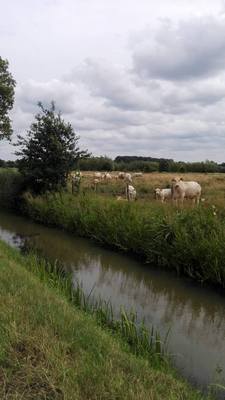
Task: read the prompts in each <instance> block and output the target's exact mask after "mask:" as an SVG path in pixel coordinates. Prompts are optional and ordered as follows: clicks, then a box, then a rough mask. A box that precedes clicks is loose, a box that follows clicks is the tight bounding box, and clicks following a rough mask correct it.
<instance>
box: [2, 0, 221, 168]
mask: <svg viewBox="0 0 225 400" xmlns="http://www.w3.org/2000/svg"><path fill="white" fill-rule="evenodd" d="M0 7H1V21H0V39H1V40H0V56H1V57H3V58H7V59H8V60H9V62H10V70H11V72H12V73H13V76H14V77H15V79H16V81H17V87H16V101H15V106H14V109H13V112H12V114H11V115H12V120H13V126H14V132H15V134H14V138H15V136H16V133H20V134H21V133H22V134H25V132H26V130H27V129H28V127H29V125H30V123H31V122H32V120H33V118H34V115H35V114H36V112H37V110H38V108H37V102H38V101H42V102H43V103H44V104H49V102H50V101H51V100H54V101H55V102H56V106H57V107H58V108H59V109H60V110H61V111H62V114H63V116H64V118H65V120H67V121H70V122H71V123H72V125H73V127H74V129H75V131H76V132H77V133H78V134H79V135H80V137H81V144H82V146H83V147H85V148H88V149H89V151H91V152H92V153H93V154H94V155H104V154H106V155H108V156H111V157H114V156H116V155H119V154H120V155H146V156H148V155H149V156H156V157H166V158H174V159H175V160H186V161H192V160H205V159H212V160H215V161H218V162H222V161H225V2H224V1H221V0H214V1H213V2H212V0H157V1H156V2H155V1H153V0H152V1H151V0H138V1H137V0H107V1H106V0H32V1H31V0H20V1H18V0H8V1H7V2H6V1H5V0H0ZM14 151H15V149H14V148H13V147H12V146H11V145H10V144H9V143H8V142H0V158H3V159H13V158H15V156H14V155H13V152H14Z"/></svg>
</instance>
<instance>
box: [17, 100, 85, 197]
mask: <svg viewBox="0 0 225 400" xmlns="http://www.w3.org/2000/svg"><path fill="white" fill-rule="evenodd" d="M39 107H40V109H41V112H40V113H38V114H37V115H36V117H35V122H33V123H32V125H31V127H30V130H29V131H28V134H27V137H25V138H24V137H22V136H21V135H19V136H18V143H17V146H20V147H21V149H20V150H19V151H17V152H16V154H17V155H18V156H20V157H22V158H21V159H19V160H18V167H19V171H20V172H21V173H22V175H23V176H24V178H25V181H26V183H27V186H28V187H29V188H30V189H32V190H33V191H34V192H37V193H39V192H45V191H46V190H49V191H51V190H56V189H59V188H61V187H65V186H66V182H67V177H68V174H69V172H70V171H71V170H72V169H73V168H74V164H75V163H76V162H77V161H78V160H79V159H80V158H81V157H86V156H88V153H87V151H86V150H85V151H81V150H80V148H79V146H78V142H79V136H77V135H76V133H75V132H74V130H73V128H72V126H71V124H69V123H66V122H65V121H64V120H63V119H62V117H61V115H60V113H58V114H57V113H56V111H55V106H54V103H52V105H51V107H50V108H49V109H48V108H44V107H43V105H42V104H41V103H39Z"/></svg>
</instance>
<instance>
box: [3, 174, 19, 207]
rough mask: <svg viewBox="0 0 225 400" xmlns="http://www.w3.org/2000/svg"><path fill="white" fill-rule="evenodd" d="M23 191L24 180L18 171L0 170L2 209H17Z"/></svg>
mask: <svg viewBox="0 0 225 400" xmlns="http://www.w3.org/2000/svg"><path fill="white" fill-rule="evenodd" d="M23 189H24V182H23V178H22V176H21V174H20V173H19V172H18V171H17V170H16V169H13V168H8V169H7V168H0V205H1V206H2V207H6V208H16V207H17V206H18V198H19V196H20V194H21V193H22V191H23Z"/></svg>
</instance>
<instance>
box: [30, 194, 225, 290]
mask: <svg viewBox="0 0 225 400" xmlns="http://www.w3.org/2000/svg"><path fill="white" fill-rule="evenodd" d="M24 212H25V213H26V214H27V215H29V216H30V217H31V218H32V219H34V220H35V221H38V222H41V223H44V224H48V225H53V226H58V227H61V228H63V229H65V230H68V231H71V232H74V233H75V234H77V235H80V236H83V237H88V238H91V239H94V240H95V241H97V242H98V243H100V244H102V245H106V246H109V247H111V248H115V249H118V250H120V251H125V252H130V253H132V254H134V255H136V256H137V257H139V258H141V259H142V260H143V261H144V262H146V263H149V264H151V265H154V266H156V267H163V268H166V269H169V270H173V271H176V272H177V273H178V274H182V275H186V276H188V277H189V278H191V279H194V280H196V281H198V282H200V283H205V284H212V285H217V286H220V287H221V288H225V258H224V254H225V213H224V210H223V209H222V208H221V209H220V208H218V209H217V208H215V207H214V206H213V207H212V206H209V207H208V206H206V205H204V204H203V205H201V206H200V207H198V208H194V209H193V208H184V209H182V210H181V209H176V208H175V207H172V206H170V205H165V206H162V205H161V204H158V203H156V202H154V203H153V202H151V203H150V202H135V203H129V202H119V201H116V200H114V199H109V198H104V197H102V196H99V195H87V194H86V195H85V194H84V195H83V194H81V195H79V196H72V195H70V194H68V193H55V194H46V195H45V196H39V197H33V196H31V195H30V194H26V195H25V196H24Z"/></svg>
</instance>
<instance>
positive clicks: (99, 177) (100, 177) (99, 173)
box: [94, 172, 102, 179]
mask: <svg viewBox="0 0 225 400" xmlns="http://www.w3.org/2000/svg"><path fill="white" fill-rule="evenodd" d="M94 178H96V179H102V174H101V172H95V173H94Z"/></svg>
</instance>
